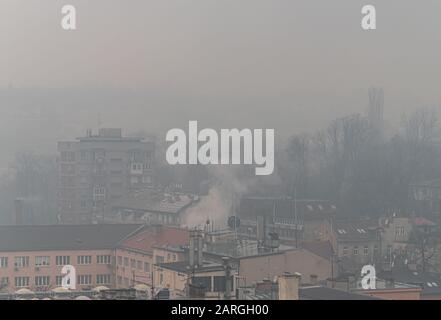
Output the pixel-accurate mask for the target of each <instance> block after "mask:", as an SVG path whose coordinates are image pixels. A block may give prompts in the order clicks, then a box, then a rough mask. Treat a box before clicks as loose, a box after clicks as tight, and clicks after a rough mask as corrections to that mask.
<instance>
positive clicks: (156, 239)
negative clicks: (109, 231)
mask: <svg viewBox="0 0 441 320" xmlns="http://www.w3.org/2000/svg"><path fill="white" fill-rule="evenodd" d="M189 234H190V233H189V231H188V230H186V229H181V228H177V227H170V226H163V225H149V226H144V228H143V229H142V230H140V231H139V232H137V233H136V234H134V235H133V236H131V237H128V238H127V239H125V240H124V241H122V242H121V243H120V245H119V247H120V248H126V249H129V250H136V251H141V252H145V253H152V252H153V248H154V247H158V246H164V245H169V246H179V245H186V244H188V243H189V241H190V236H189Z"/></svg>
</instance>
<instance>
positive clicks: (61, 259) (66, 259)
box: [55, 256, 70, 266]
mask: <svg viewBox="0 0 441 320" xmlns="http://www.w3.org/2000/svg"><path fill="white" fill-rule="evenodd" d="M55 264H56V265H57V266H65V265H67V264H70V256H56V257H55Z"/></svg>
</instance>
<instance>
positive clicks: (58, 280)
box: [55, 276, 63, 287]
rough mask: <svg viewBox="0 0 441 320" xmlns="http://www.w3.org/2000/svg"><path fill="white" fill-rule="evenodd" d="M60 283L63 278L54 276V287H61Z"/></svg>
mask: <svg viewBox="0 0 441 320" xmlns="http://www.w3.org/2000/svg"><path fill="white" fill-rule="evenodd" d="M62 281H63V276H55V285H56V286H58V287H59V286H61V284H62Z"/></svg>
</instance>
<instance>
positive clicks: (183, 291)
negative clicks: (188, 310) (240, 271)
mask: <svg viewBox="0 0 441 320" xmlns="http://www.w3.org/2000/svg"><path fill="white" fill-rule="evenodd" d="M234 275H235V272H232V274H231V277H230V283H231V287H230V295H233V296H234V292H235V282H234V281H233V278H234ZM225 279H226V277H225V267H224V266H223V265H222V264H219V263H213V262H206V261H204V262H203V263H202V265H199V266H197V267H196V266H191V265H190V264H189V262H188V261H180V262H170V263H160V264H157V265H155V266H154V287H155V288H167V289H169V290H170V297H171V298H184V297H189V298H199V299H224V298H225V291H226V280H225Z"/></svg>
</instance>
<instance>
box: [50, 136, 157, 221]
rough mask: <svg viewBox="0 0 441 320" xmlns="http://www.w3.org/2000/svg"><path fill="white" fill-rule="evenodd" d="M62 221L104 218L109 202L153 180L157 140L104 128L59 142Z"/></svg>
mask: <svg viewBox="0 0 441 320" xmlns="http://www.w3.org/2000/svg"><path fill="white" fill-rule="evenodd" d="M58 152H59V157H58V170H59V172H58V173H59V181H58V194H57V196H58V213H59V214H58V219H59V223H64V224H69V223H70V224H79V223H91V222H99V221H102V220H103V217H104V215H105V214H104V213H105V212H106V210H105V209H106V206H107V204H108V202H109V200H111V199H117V198H119V197H121V196H123V195H125V194H126V193H128V192H129V191H131V190H136V189H142V188H146V187H149V186H152V184H153V171H152V166H153V159H154V144H153V143H152V142H148V141H144V140H143V139H142V138H137V137H124V136H122V132H121V129H114V128H103V129H99V131H98V134H96V135H94V134H92V132H91V131H90V130H88V131H87V134H86V136H84V137H79V138H77V139H76V140H75V141H61V142H58Z"/></svg>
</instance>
